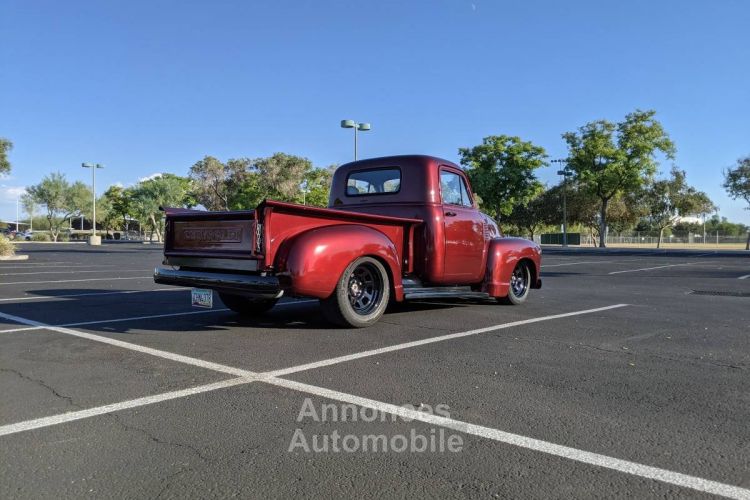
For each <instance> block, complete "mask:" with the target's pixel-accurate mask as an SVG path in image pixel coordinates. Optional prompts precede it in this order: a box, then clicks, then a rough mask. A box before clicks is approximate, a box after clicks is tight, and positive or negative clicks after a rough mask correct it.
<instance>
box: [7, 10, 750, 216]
mask: <svg viewBox="0 0 750 500" xmlns="http://www.w3.org/2000/svg"><path fill="white" fill-rule="evenodd" d="M748 21H750V2H747V1H744V0H716V1H686V0H683V1H677V0H665V1H643V0H635V1H628V2H615V1H603V0H598V1H567V2H562V1H551V0H550V1H528V0H523V1H521V0H519V1H512V2H511V1H487V0H472V1H459V0H455V1H447V0H446V1H423V2H417V1H413V2H412V1H406V0H402V1H376V2H372V1H371V2H364V1H361V2H360V1H351V0H350V1H330V2H329V1H324V0H318V1H307V2H303V1H270V0H269V1H264V2H254V1H249V0H246V1H224V0H216V1H208V0H204V1H188V0H180V1H160V0H149V1H140V0H128V1H119V2H118V1H104V2H102V1H98V0H97V1H88V2H84V1H75V0H69V1H65V2H60V1H42V0H0V136H4V137H7V138H9V139H11V140H12V141H13V142H14V143H15V148H14V150H13V151H12V152H11V156H10V158H11V161H12V163H13V171H12V174H11V176H10V177H9V178H5V179H0V218H2V219H13V218H15V202H14V193H15V192H17V191H18V189H19V188H21V187H22V186H25V185H30V184H34V183H36V182H38V181H39V180H40V179H41V177H43V176H44V175H45V174H48V173H50V172H53V171H56V170H59V171H62V172H64V173H65V174H66V175H67V176H68V178H69V179H71V180H79V179H80V180H84V181H88V180H89V175H90V173H89V172H90V171H89V170H84V169H82V168H81V167H80V163H81V162H82V161H95V162H100V163H103V164H105V165H106V168H105V169H104V170H100V171H98V172H97V185H98V186H99V187H100V188H101V189H100V190H99V191H100V192H101V191H103V190H104V189H105V188H106V186H107V185H108V184H113V183H118V182H119V183H122V184H124V185H128V184H132V183H134V182H136V181H137V180H138V178H140V177H145V176H148V175H150V174H153V173H155V172H161V171H168V172H174V173H178V174H183V175H184V174H186V173H187V171H188V169H189V167H190V165H192V164H193V163H194V162H195V161H197V160H199V159H200V158H202V157H203V156H204V155H207V154H210V155H214V156H216V157H218V158H220V159H227V158H229V157H240V156H250V157H256V156H263V155H269V154H271V153H273V152H276V151H284V152H287V153H293V154H298V155H303V156H306V157H308V158H310V159H311V160H313V162H314V163H315V164H316V165H319V166H325V165H328V164H331V163H343V162H346V161H349V160H350V159H351V157H352V137H351V130H343V129H340V128H339V120H341V119H344V118H352V119H355V120H359V121H368V122H371V123H372V131H371V132H367V133H365V134H364V135H363V136H362V137H361V141H360V155H361V156H381V155H388V154H400V153H428V154H434V155H438V156H442V157H445V158H448V159H451V160H454V161H455V160H457V149H458V148H459V147H462V146H471V145H474V144H477V143H479V142H480V141H481V139H482V137H484V136H487V135H491V134H510V135H519V136H521V137H522V138H524V139H526V140H531V141H533V142H535V143H537V144H539V145H541V146H543V147H544V148H546V149H547V151H548V153H549V155H550V157H551V158H559V157H563V156H564V155H565V145H564V143H563V141H562V139H561V138H560V134H561V133H562V132H565V131H568V130H573V129H575V128H576V127H578V126H580V125H582V124H584V123H585V122H587V121H590V120H594V119H598V118H607V119H610V120H618V119H621V118H622V117H623V116H624V115H625V114H626V113H627V112H629V111H632V110H633V109H635V108H642V109H647V108H653V109H656V110H657V112H658V118H659V119H660V120H661V121H662V123H663V124H664V126H665V127H666V129H667V130H668V132H669V133H670V134H671V136H672V138H673V139H674V140H675V142H676V144H677V148H678V155H677V164H678V165H679V166H680V167H681V168H683V169H685V170H687V172H688V181H689V182H691V183H692V184H694V185H696V186H698V187H699V188H700V189H703V190H705V191H707V192H708V193H709V195H710V196H711V197H712V199H713V200H714V201H715V202H716V203H717V204H718V205H719V206H720V209H721V215H724V216H727V217H729V218H730V219H732V220H736V221H743V222H745V223H750V211H747V210H743V205H742V204H741V203H739V202H733V201H731V200H729V198H727V196H726V195H725V194H724V192H723V189H722V188H721V182H722V175H721V171H722V169H723V168H726V167H728V166H731V165H733V164H734V162H735V161H736V160H737V158H739V157H740V156H745V155H748V154H750V30H749V29H748V28H747V26H748V24H749V22H748ZM662 169H663V170H664V171H665V172H666V171H668V169H669V165H667V164H663V165H662ZM554 170H555V169H554V167H551V168H546V169H544V170H543V171H541V172H540V177H541V178H542V180H544V181H546V182H556V179H555V175H554Z"/></svg>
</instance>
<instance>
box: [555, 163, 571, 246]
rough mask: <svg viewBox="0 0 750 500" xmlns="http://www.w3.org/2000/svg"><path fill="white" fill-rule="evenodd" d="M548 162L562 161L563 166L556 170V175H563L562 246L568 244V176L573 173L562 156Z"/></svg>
mask: <svg viewBox="0 0 750 500" xmlns="http://www.w3.org/2000/svg"><path fill="white" fill-rule="evenodd" d="M550 163H564V164H565V167H564V168H563V169H562V170H558V171H557V175H562V177H563V196H562V199H563V203H562V205H563V246H564V247H567V246H568V177H570V176H572V175H573V172H571V171H570V170H569V169H568V159H567V158H562V159H559V160H551V161H550Z"/></svg>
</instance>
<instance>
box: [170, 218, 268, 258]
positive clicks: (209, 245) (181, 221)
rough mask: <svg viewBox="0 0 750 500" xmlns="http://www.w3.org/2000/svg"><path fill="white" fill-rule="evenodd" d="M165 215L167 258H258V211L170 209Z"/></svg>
mask: <svg viewBox="0 0 750 500" xmlns="http://www.w3.org/2000/svg"><path fill="white" fill-rule="evenodd" d="M165 212H166V214H167V229H166V238H165V242H164V255H165V256H167V257H171V256H196V257H224V258H232V259H252V258H256V255H255V235H256V219H255V211H254V210H247V211H236V212H205V211H201V210H184V209H173V208H168V209H165Z"/></svg>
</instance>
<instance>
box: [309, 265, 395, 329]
mask: <svg viewBox="0 0 750 500" xmlns="http://www.w3.org/2000/svg"><path fill="white" fill-rule="evenodd" d="M390 294H391V284H390V281H389V279H388V273H387V272H386V270H385V267H383V264H381V263H380V262H379V261H378V260H377V259H373V258H372V257H360V258H359V259H356V260H355V261H354V262H352V263H351V264H349V265H348V266H347V268H346V269H345V270H344V272H343V273H342V274H341V277H340V278H339V281H338V283H337V284H336V289H335V290H334V291H333V294H332V295H331V296H330V297H328V298H327V299H321V301H320V304H321V307H322V309H323V316H325V318H326V319H327V320H328V321H330V322H331V323H335V324H337V325H340V326H344V327H353V328H364V327H367V326H371V325H374V324H375V323H377V321H378V320H379V319H380V317H381V316H382V315H383V313H384V312H385V309H386V307H388V300H389V298H390Z"/></svg>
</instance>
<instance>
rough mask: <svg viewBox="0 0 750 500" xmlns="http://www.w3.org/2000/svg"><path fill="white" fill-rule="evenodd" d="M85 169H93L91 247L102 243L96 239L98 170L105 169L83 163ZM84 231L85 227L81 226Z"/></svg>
mask: <svg viewBox="0 0 750 500" xmlns="http://www.w3.org/2000/svg"><path fill="white" fill-rule="evenodd" d="M81 166H82V167H83V168H90V169H91V198H92V218H91V219H92V220H91V238H90V239H89V243H90V244H91V245H98V244H99V243H100V241H98V240H97V239H96V169H97V168H104V165H100V164H99V163H81ZM81 229H83V225H81Z"/></svg>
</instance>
